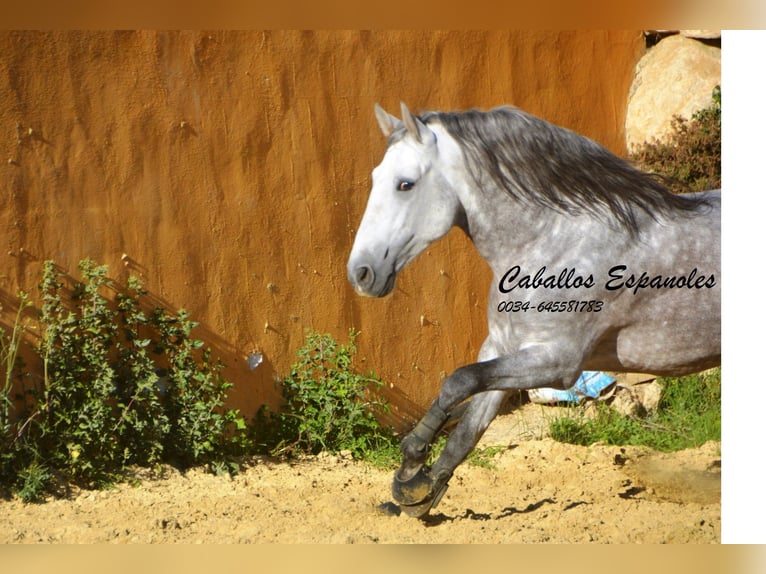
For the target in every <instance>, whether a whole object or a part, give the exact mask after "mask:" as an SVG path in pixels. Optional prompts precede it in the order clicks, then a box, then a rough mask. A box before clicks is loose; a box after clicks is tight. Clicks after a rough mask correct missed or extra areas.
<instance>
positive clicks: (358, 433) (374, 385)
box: [258, 329, 398, 459]
mask: <svg viewBox="0 0 766 574" xmlns="http://www.w3.org/2000/svg"><path fill="white" fill-rule="evenodd" d="M356 337H357V333H355V332H354V331H353V329H352V330H350V331H349V342H348V343H347V344H339V343H338V342H337V341H336V340H335V339H334V338H333V337H331V336H330V335H323V334H319V333H316V332H311V331H309V332H307V333H306V337H305V340H304V345H303V347H301V348H300V349H299V350H298V351H297V356H298V360H297V362H296V363H295V364H293V366H292V368H291V370H290V374H289V375H288V376H286V377H284V378H283V379H282V380H281V387H282V396H283V399H284V405H283V407H282V408H281V409H280V410H279V411H278V412H276V413H272V412H267V411H266V410H265V409H264V410H262V411H261V412H260V413H259V424H258V427H259V429H260V432H259V433H258V436H259V437H262V439H263V441H264V443H263V444H264V445H265V446H266V447H267V448H268V449H269V450H270V451H271V452H272V453H274V454H290V453H309V454H316V453H318V452H320V451H328V452H340V451H344V450H346V451H350V452H351V454H352V455H353V456H354V457H356V458H367V459H370V458H375V456H376V454H375V451H383V452H389V453H390V452H393V450H396V451H397V454H398V448H397V446H396V445H395V444H394V441H393V436H392V433H391V431H390V430H389V429H386V428H385V427H383V426H382V425H381V423H380V422H379V420H378V418H377V416H378V415H381V414H383V413H386V412H388V410H389V407H388V404H387V403H386V402H385V401H384V400H382V399H381V398H380V397H379V396H378V395H377V393H376V391H377V390H378V389H379V388H380V387H381V386H382V384H383V383H382V382H381V381H380V380H379V379H377V378H376V377H375V375H374V374H370V375H362V374H359V373H358V372H357V371H356V370H355V368H354V364H353V361H354V357H355V355H356V352H357V349H356V344H355V340H356ZM379 454H380V453H378V455H379ZM385 458H387V457H385Z"/></svg>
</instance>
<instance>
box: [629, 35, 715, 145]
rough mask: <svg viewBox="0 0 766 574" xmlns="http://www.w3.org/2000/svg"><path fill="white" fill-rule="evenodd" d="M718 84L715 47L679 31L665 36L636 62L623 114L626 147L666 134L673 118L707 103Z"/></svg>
mask: <svg viewBox="0 0 766 574" xmlns="http://www.w3.org/2000/svg"><path fill="white" fill-rule="evenodd" d="M720 83H721V49H720V48H717V47H715V46H708V45H706V44H704V43H702V42H699V41H697V40H693V39H691V38H687V37H685V36H683V35H675V36H669V37H667V38H664V39H663V40H662V41H660V42H659V43H658V44H657V45H656V46H654V47H653V48H651V49H650V50H649V51H648V52H647V53H646V54H645V55H644V56H643V57H642V58H641V60H640V61H639V62H638V65H637V66H636V72H635V76H634V78H633V84H632V86H631V88H630V94H629V96H628V108H627V111H626V117H625V139H626V143H627V147H628V150H629V151H632V150H634V149H636V148H637V147H640V146H641V145H642V144H643V143H644V142H647V141H648V142H651V141H653V140H655V139H657V140H660V141H662V140H663V139H665V138H667V137H668V136H669V135H670V134H671V133H672V128H671V126H672V120H673V117H674V116H681V117H682V118H686V119H689V118H691V116H692V115H693V114H694V112H696V111H698V110H700V109H703V108H706V107H708V106H709V105H710V103H711V97H712V93H713V89H714V88H715V87H716V86H717V85H720Z"/></svg>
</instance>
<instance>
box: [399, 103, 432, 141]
mask: <svg viewBox="0 0 766 574" xmlns="http://www.w3.org/2000/svg"><path fill="white" fill-rule="evenodd" d="M402 122H404V127H405V128H407V131H408V132H409V133H410V135H411V136H412V137H414V138H415V139H416V140H417V141H418V142H419V143H423V136H424V135H425V134H426V130H427V129H428V128H427V127H426V125H425V124H424V123H423V122H421V121H420V120H419V119H418V118H417V117H415V116H414V115H413V114H412V112H411V111H410V109H409V108H408V107H407V104H405V103H404V102H402Z"/></svg>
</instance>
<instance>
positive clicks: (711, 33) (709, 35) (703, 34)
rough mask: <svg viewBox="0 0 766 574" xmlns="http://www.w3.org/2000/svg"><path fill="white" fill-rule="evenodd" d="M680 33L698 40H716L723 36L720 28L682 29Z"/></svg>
mask: <svg viewBox="0 0 766 574" xmlns="http://www.w3.org/2000/svg"><path fill="white" fill-rule="evenodd" d="M680 34H681V35H682V36H686V37H687V38H697V39H698V40H716V39H718V38H720V37H721V31H720V30H680Z"/></svg>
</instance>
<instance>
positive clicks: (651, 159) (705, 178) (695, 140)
mask: <svg viewBox="0 0 766 574" xmlns="http://www.w3.org/2000/svg"><path fill="white" fill-rule="evenodd" d="M631 159H632V160H633V161H635V162H636V163H638V164H639V165H640V166H641V167H642V168H643V169H645V170H647V171H650V172H654V173H657V174H660V175H662V176H663V177H665V178H667V180H668V183H669V185H670V188H671V189H672V190H673V191H675V192H677V193H683V192H689V191H704V190H707V189H718V188H720V187H721V88H720V86H718V87H716V88H715V90H713V95H712V103H711V105H710V106H708V107H707V108H705V109H702V110H700V111H698V112H696V113H695V114H693V116H692V117H691V119H690V120H685V119H683V118H680V117H676V118H674V120H673V133H672V135H671V137H670V138H669V139H668V140H667V141H666V142H658V141H654V142H648V143H645V144H644V145H643V146H641V147H640V148H639V149H638V150H636V151H635V152H633V153H632V154H631Z"/></svg>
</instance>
